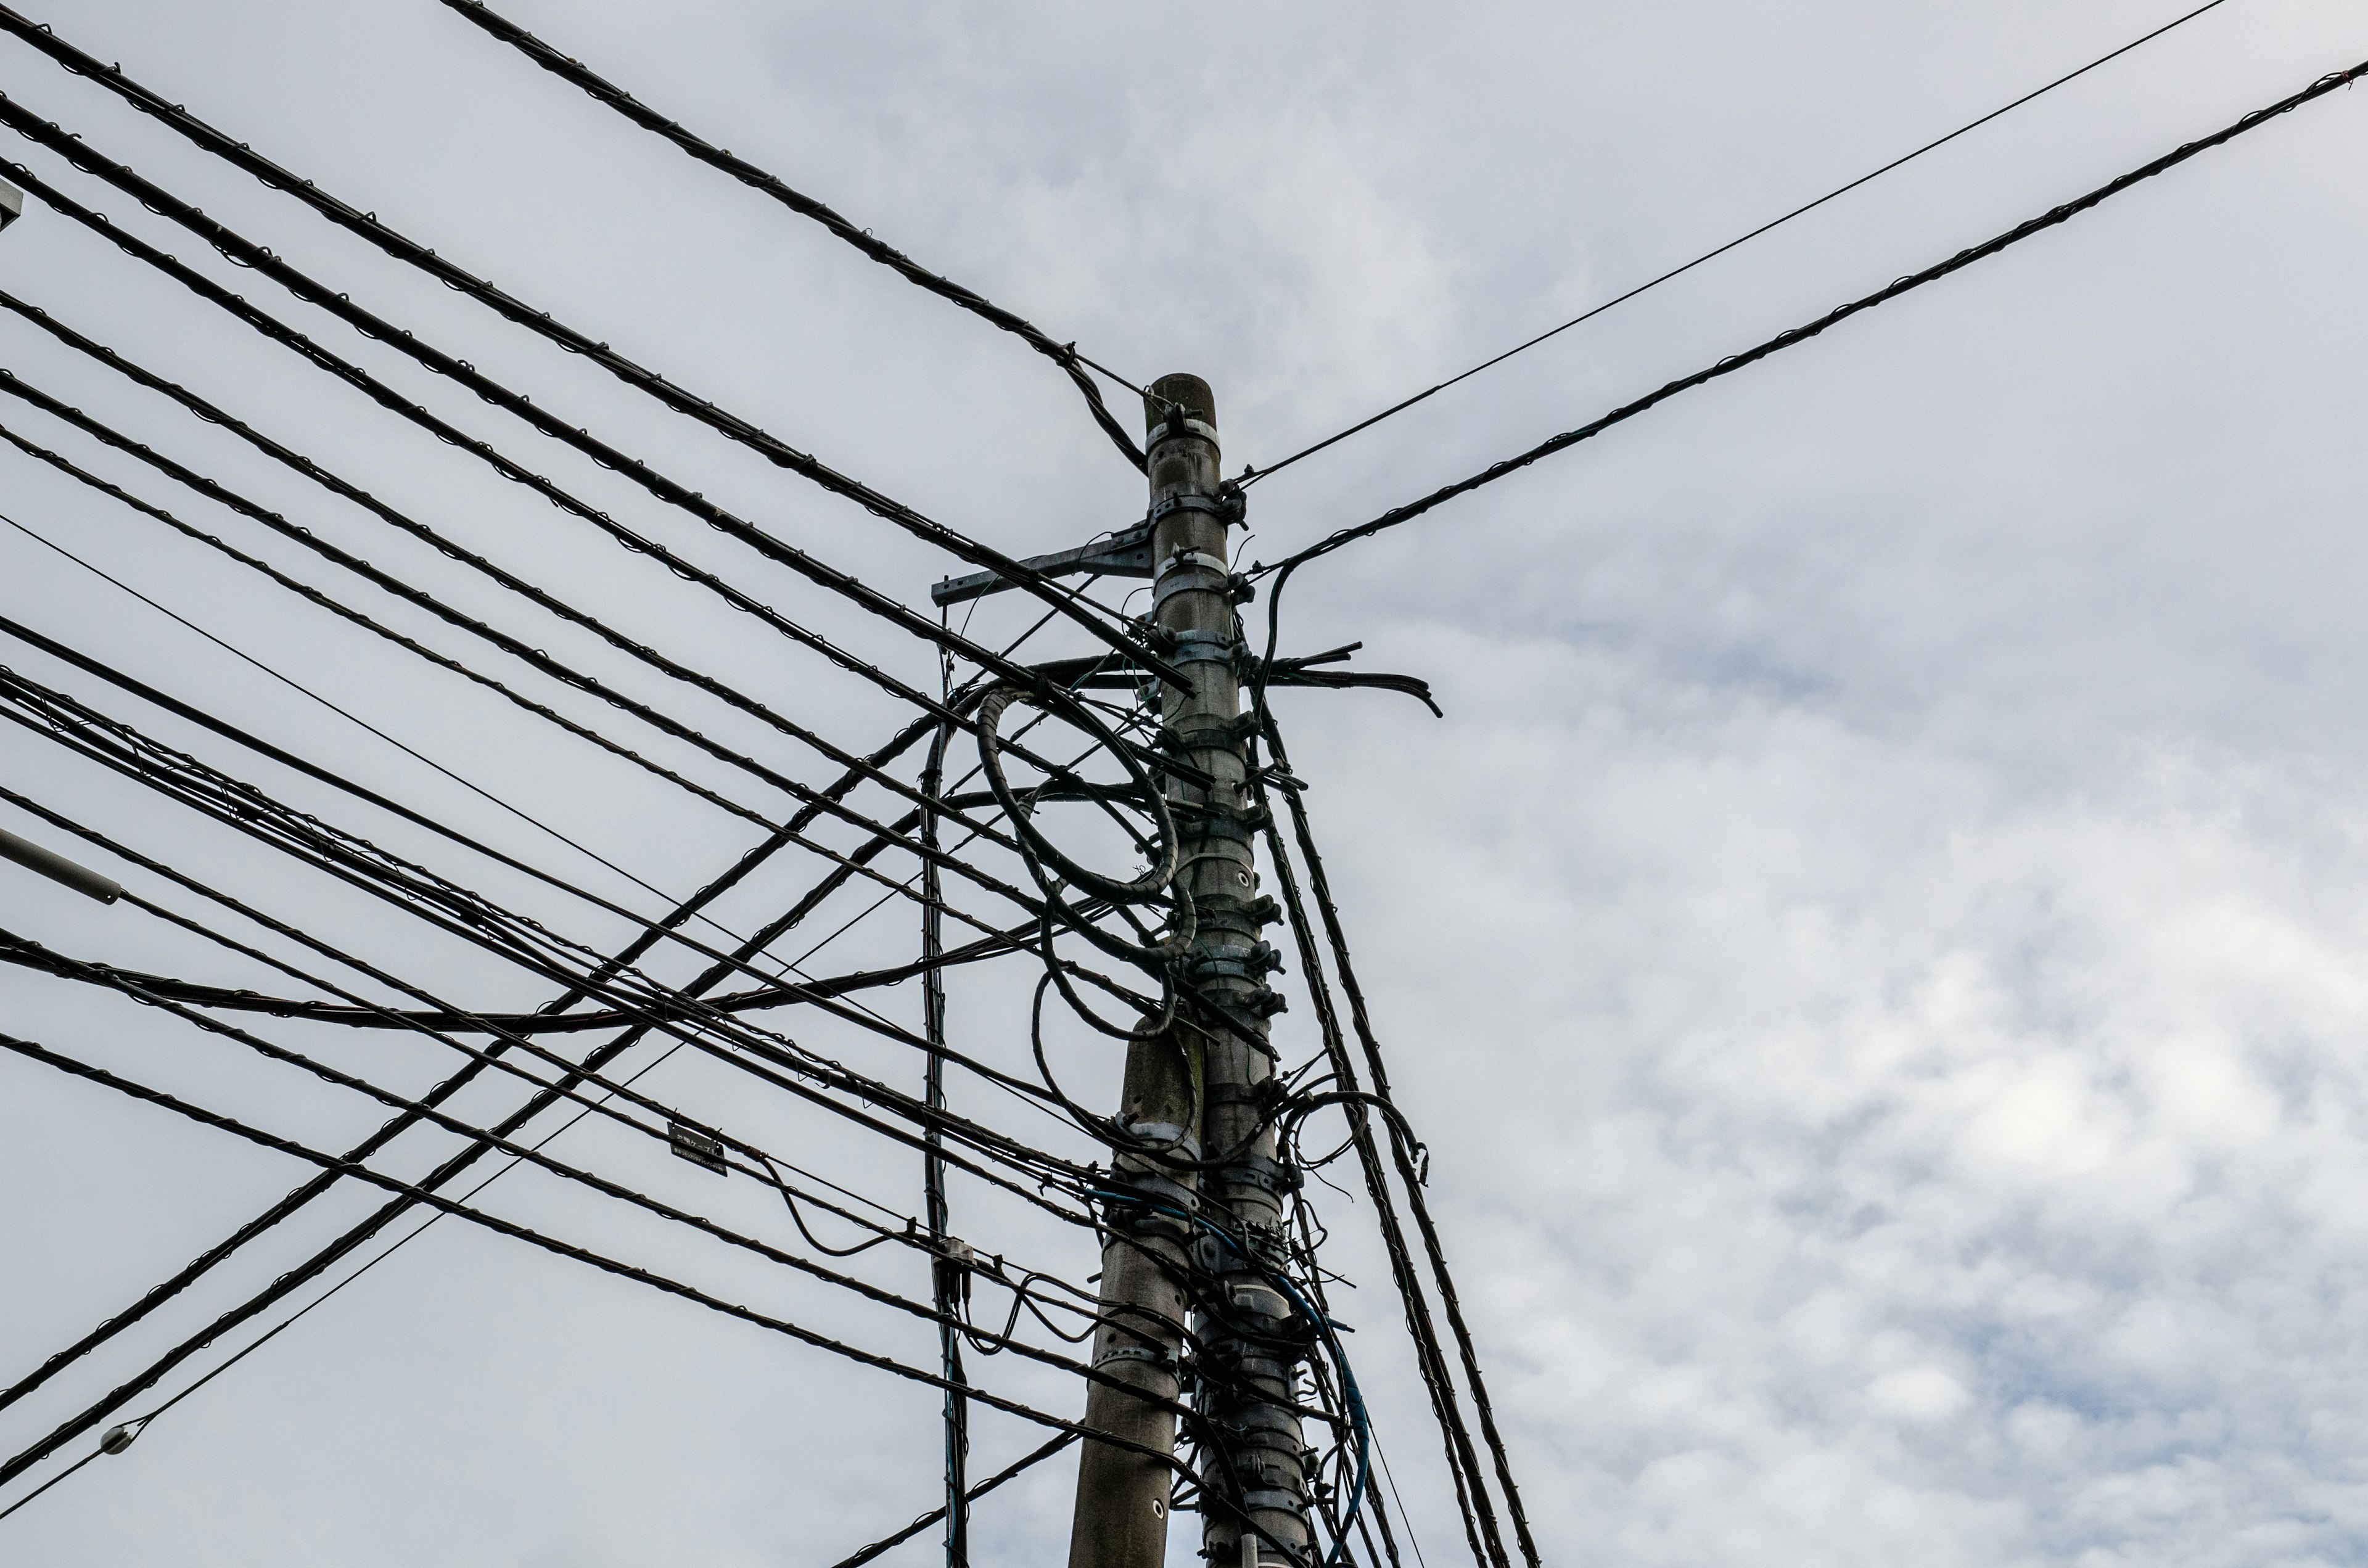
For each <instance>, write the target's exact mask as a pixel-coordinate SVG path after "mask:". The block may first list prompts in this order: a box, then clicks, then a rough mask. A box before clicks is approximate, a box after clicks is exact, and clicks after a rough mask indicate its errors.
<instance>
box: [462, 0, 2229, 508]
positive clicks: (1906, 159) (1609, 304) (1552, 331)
mask: <svg viewBox="0 0 2368 1568" xmlns="http://www.w3.org/2000/svg"><path fill="white" fill-rule="evenodd" d="M455 3H457V0H445V4H447V5H452V4H455ZM2226 4H2227V0H2204V4H2203V5H2201V6H2197V7H2195V9H2193V10H2192V11H2190V12H2188V13H2186V14H2185V15H2184V16H2180V17H2172V18H2171V19H2170V20H2169V21H2168V22H2165V23H2164V24H2163V25H2162V26H2160V27H2158V28H2155V29H2154V30H2153V31H2152V32H2148V33H2142V34H2140V35H2139V36H2138V37H2136V38H2134V39H2132V40H2130V41H2129V42H2127V43H2125V44H2123V45H2122V46H2121V47H2120V48H2119V49H2116V50H2113V51H2111V52H2109V53H2105V54H2100V55H2099V56H2098V57H2097V58H2096V59H2094V60H2091V61H2090V62H2089V63H2088V64H2086V65H2083V66H2081V67H2079V68H2078V69H2077V70H2074V71H2067V72H2066V73H2065V74H2063V75H2061V76H2058V77H2056V78H2055V80H2054V81H2052V82H2050V83H2048V84H2047V85H2045V86H2042V87H2035V88H2033V89H2032V90H2031V91H2030V92H2028V93H2025V94H2023V95H2022V97H2019V98H2016V99H2015V100H2013V101H2012V102H2011V103H2006V104H2001V105H1999V106H1998V108H1994V109H1992V110H1990V112H1989V113H1987V114H1986V115H1983V116H1982V117H1981V118H1980V119H1969V120H1967V121H1966V122H1965V123H1964V124H1963V125H1961V126H1959V127H1957V129H1956V130H1954V131H1950V132H1949V133H1948V134H1947V135H1945V136H1940V137H1936V138H1934V139H1933V140H1932V141H1930V142H1925V143H1924V145H1922V146H1921V147H1918V148H1917V149H1916V150H1915V151H1914V152H1912V153H1902V154H1900V155H1899V156H1898V157H1896V158H1894V159H1892V160H1891V162H1889V163H1887V164H1884V165H1882V166H1881V167H1880V168H1875V169H1870V170H1869V171H1867V172H1866V173H1865V174H1862V175H1861V176H1858V178H1856V179H1854V180H1851V181H1850V182H1849V183H1848V184H1846V185H1839V186H1836V187H1834V188H1833V189H1831V190H1829V191H1827V192H1826V194H1825V195H1823V196H1820V197H1817V198H1816V199H1814V200H1811V201H1804V202H1803V203H1802V204H1801V205H1800V206H1798V207H1795V208H1793V210H1791V211H1790V212H1787V213H1785V214H1784V215H1783V216H1782V217H1781V218H1771V219H1770V220H1769V221H1768V222H1765V223H1762V224H1760V225H1759V227H1758V228H1756V229H1753V230H1751V231H1749V232H1748V233H1742V234H1737V235H1736V237H1735V238H1733V239H1731V240H1729V241H1727V242H1726V243H1725V244H1723V245H1720V246H1718V247H1716V248H1715V249H1713V250H1706V251H1704V252H1702V255H1700V256H1696V257H1694V258H1693V259H1692V260H1691V261H1689V262H1685V263H1683V264H1681V265H1679V266H1677V267H1671V268H1669V270H1668V271H1667V272H1664V273H1662V274H1660V275H1659V276H1658V277H1656V278H1648V279H1647V280H1646V281H1645V282H1643V283H1639V284H1637V285H1636V286H1635V287H1634V288H1633V289H1630V290H1627V292H1625V293H1622V294H1615V295H1613V296H1612V297H1611V299H1609V300H1606V301H1603V303H1601V304H1600V305H1596V306H1593V307H1591V308H1589V309H1588V310H1585V311H1581V312H1579V313H1578V314H1577V315H1575V316H1573V317H1571V318H1570V320H1568V321H1566V322H1565V323H1563V324H1561V325H1560V326H1557V327H1550V328H1548V329H1547V330H1546V331H1544V332H1542V333H1540V334H1538V335H1536V336H1535V337H1532V338H1531V339H1529V340H1528V341H1527V342H1524V343H1518V344H1515V345H1514V346H1513V347H1510V348H1508V349H1506V350H1505V351H1504V352H1503V353H1501V354H1498V355H1497V356H1496V357H1495V358H1489V359H1483V360H1482V361H1481V362H1480V363H1478V364H1477V365H1474V366H1473V367H1472V368H1471V369H1468V370H1464V371H1463V372H1461V373H1459V374H1457V375H1452V376H1450V377H1448V378H1447V380H1445V381H1440V382H1439V383H1438V384H1437V385H1435V386H1430V387H1426V388H1424V389H1423V390H1422V391H1421V392H1417V393H1415V394H1414V395H1413V396H1412V397H1410V398H1406V399H1405V400H1404V401H1403V402H1399V403H1392V404H1390V406H1389V407H1387V408H1384V409H1383V410H1382V411H1381V412H1380V413H1379V414H1375V415H1370V416H1369V417H1367V418H1364V419H1361V420H1359V421H1358V422H1357V423H1356V424H1354V425H1351V426H1349V427H1348V428H1347V429H1346V430H1342V431H1339V432H1338V433H1337V434H1335V435H1330V436H1326V437H1324V439H1322V440H1320V441H1318V442H1316V443H1315V445H1314V446H1311V447H1303V448H1301V449H1299V450H1298V451H1295V452H1293V453H1292V454H1291V456H1289V457H1287V458H1285V459H1283V460H1281V462H1277V463H1269V465H1267V466H1266V467H1265V468H1247V469H1244V470H1243V471H1242V474H1241V478H1240V479H1239V481H1238V482H1237V483H1240V484H1241V485H1242V486H1243V487H1244V488H1247V487H1248V486H1250V485H1253V484H1256V483H1258V481H1259V480H1261V479H1268V478H1271V477H1272V476H1273V475H1275V474H1278V473H1281V472H1282V471H1283V470H1284V469H1287V468H1289V467H1290V466H1291V465H1292V464H1293V463H1295V462H1297V461H1299V460H1300V459H1302V458H1312V457H1314V456H1315V454H1316V453H1318V452H1320V451H1322V450H1324V449H1326V447H1330V446H1333V445H1336V444H1337V443H1338V442H1341V441H1345V440H1347V439H1348V438H1349V437H1351V436H1354V435H1357V434H1358V433H1360V431H1365V430H1370V429H1372V427H1373V426H1376V425H1379V424H1380V423H1381V422H1382V421H1383V420H1384V419H1388V418H1390V417H1391V416H1393V415H1399V414H1403V413H1405V412H1406V410H1407V409H1409V408H1412V407H1413V406H1414V405H1415V404H1416V403H1421V402H1423V401H1425V400H1426V399H1429V398H1431V397H1435V396H1437V395H1438V394H1439V393H1440V392H1445V391H1446V390H1447V389H1448V388H1450V387H1452V386H1454V385H1456V384H1457V383H1458V382H1461V381H1470V380H1471V379H1472V378H1473V377H1474V376H1476V375H1478V374H1479V373H1480V372H1481V371H1483V370H1488V369H1495V368H1496V367H1497V366H1498V365H1501V364H1503V363H1504V362H1505V361H1506V360H1508V359H1510V358H1513V356H1515V355H1516V354H1524V353H1527V352H1528V351H1529V350H1531V349H1532V348H1535V347H1537V346H1538V345H1540V344H1541V343H1544V342H1546V341H1547V340H1548V339H1550V338H1555V337H1559V336H1561V335H1563V334H1564V333H1565V332H1568V331H1569V330H1570V329H1571V328H1573V327H1575V326H1579V325H1581V324H1585V323H1587V322H1590V321H1593V320H1594V319H1595V318H1596V317H1598V316H1600V315H1601V314H1603V313H1604V312H1606V311H1610V310H1613V309H1616V308H1617V307H1619V306H1621V305H1624V304H1626V303H1627V302H1628V301H1631V300H1633V299H1634V298H1636V297H1637V296H1638V295H1640V294H1646V293H1650V292H1651V291H1652V290H1656V289H1657V288H1659V287H1660V286H1661V285H1662V284H1664V283H1668V282H1670V281H1672V280H1673V279H1676V278H1682V277H1684V276H1685V275H1686V274H1687V273H1689V272H1691V271H1692V270H1693V269H1694V268H1695V267H1701V266H1702V265H1703V264H1705V263H1707V262H1713V261H1716V260H1717V259H1718V258H1719V257H1720V256H1725V254H1726V253H1727V252H1729V251H1731V250H1735V249H1736V248H1738V247H1739V246H1742V245H1746V244H1750V243H1751V242H1752V241H1753V240H1756V239H1758V238H1759V236H1760V235H1762V234H1765V233H1770V231H1771V230H1776V229H1781V228H1782V227H1783V226H1784V225H1785V224H1787V223H1789V222H1792V221H1793V219H1795V218H1800V217H1804V216H1806V215H1807V214H1809V213H1811V212H1814V211H1816V210H1817V209H1818V208H1820V207H1823V206H1824V205H1826V203H1827V202H1829V201H1833V200H1836V199H1839V198H1841V197H1844V196H1848V195H1849V194H1850V192H1851V191H1853V190H1856V189H1857V188H1858V187H1861V186H1862V185H1866V184H1869V183H1871V182H1873V181H1874V180H1878V179H1880V178H1882V177H1883V176H1884V175H1887V174H1889V173H1891V172H1892V171H1893V170H1894V169H1896V168H1899V167H1901V166H1902V165H1907V164H1912V163H1914V162H1915V161H1916V160H1917V159H1918V158H1920V157H1922V156H1923V155H1924V154H1925V153H1932V152H1937V151H1939V150H1940V149H1941V148H1942V147H1945V146H1947V145H1948V144H1949V143H1950V142H1954V141H1956V140H1957V139H1958V138H1959V137H1961V136H1965V135H1969V134H1970V133H1972V132H1974V131H1979V130H1980V129H1981V128H1982V127H1983V126H1985V125H1987V124H1988V123H1989V122H1990V121H1992V120H1994V119H1998V118H1999V117H2001V116H2003V115H2006V114H2009V113H2011V112H2013V111H2014V110H2016V109H2019V108H2021V107H2022V106H2023V105H2025V104H2027V103H2030V102H2032V100H2033V99H2036V98H2044V97H2046V96H2047V95H2048V94H2050V93H2052V92H2054V91H2055V89H2056V88H2058V87H2061V86H2064V85H2066V84H2067V83H2071V82H2076V81H2078V80H2079V79H2080V78H2081V77H2083V76H2086V75H2087V74H2089V72H2091V71H2094V70H2096V69H2097V68H2098V67H2100V66H2102V65H2108V64H2111V63H2112V62H2114V61H2116V60H2119V59H2120V58H2121V57H2122V56H2123V55H2124V54H2127V53H2129V52H2130V51H2132V50H2134V49H2136V48H2137V47H2138V46H2140V45H2141V44H2146V43H2151V42H2153V41H2154V40H2156V39H2158V38H2160V37H2162V35H2163V34H2165V33H2167V32H2169V31H2171V30H2172V29H2174V28H2181V27H2184V26H2186V25H2187V24H2188V23H2189V22H2192V21H2193V20H2194V19H2195V18H2196V17H2200V16H2202V15H2203V13H2204V12H2206V11H2214V10H2217V9H2219V8H2220V7H2221V6H2224V5H2226Z"/></svg>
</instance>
